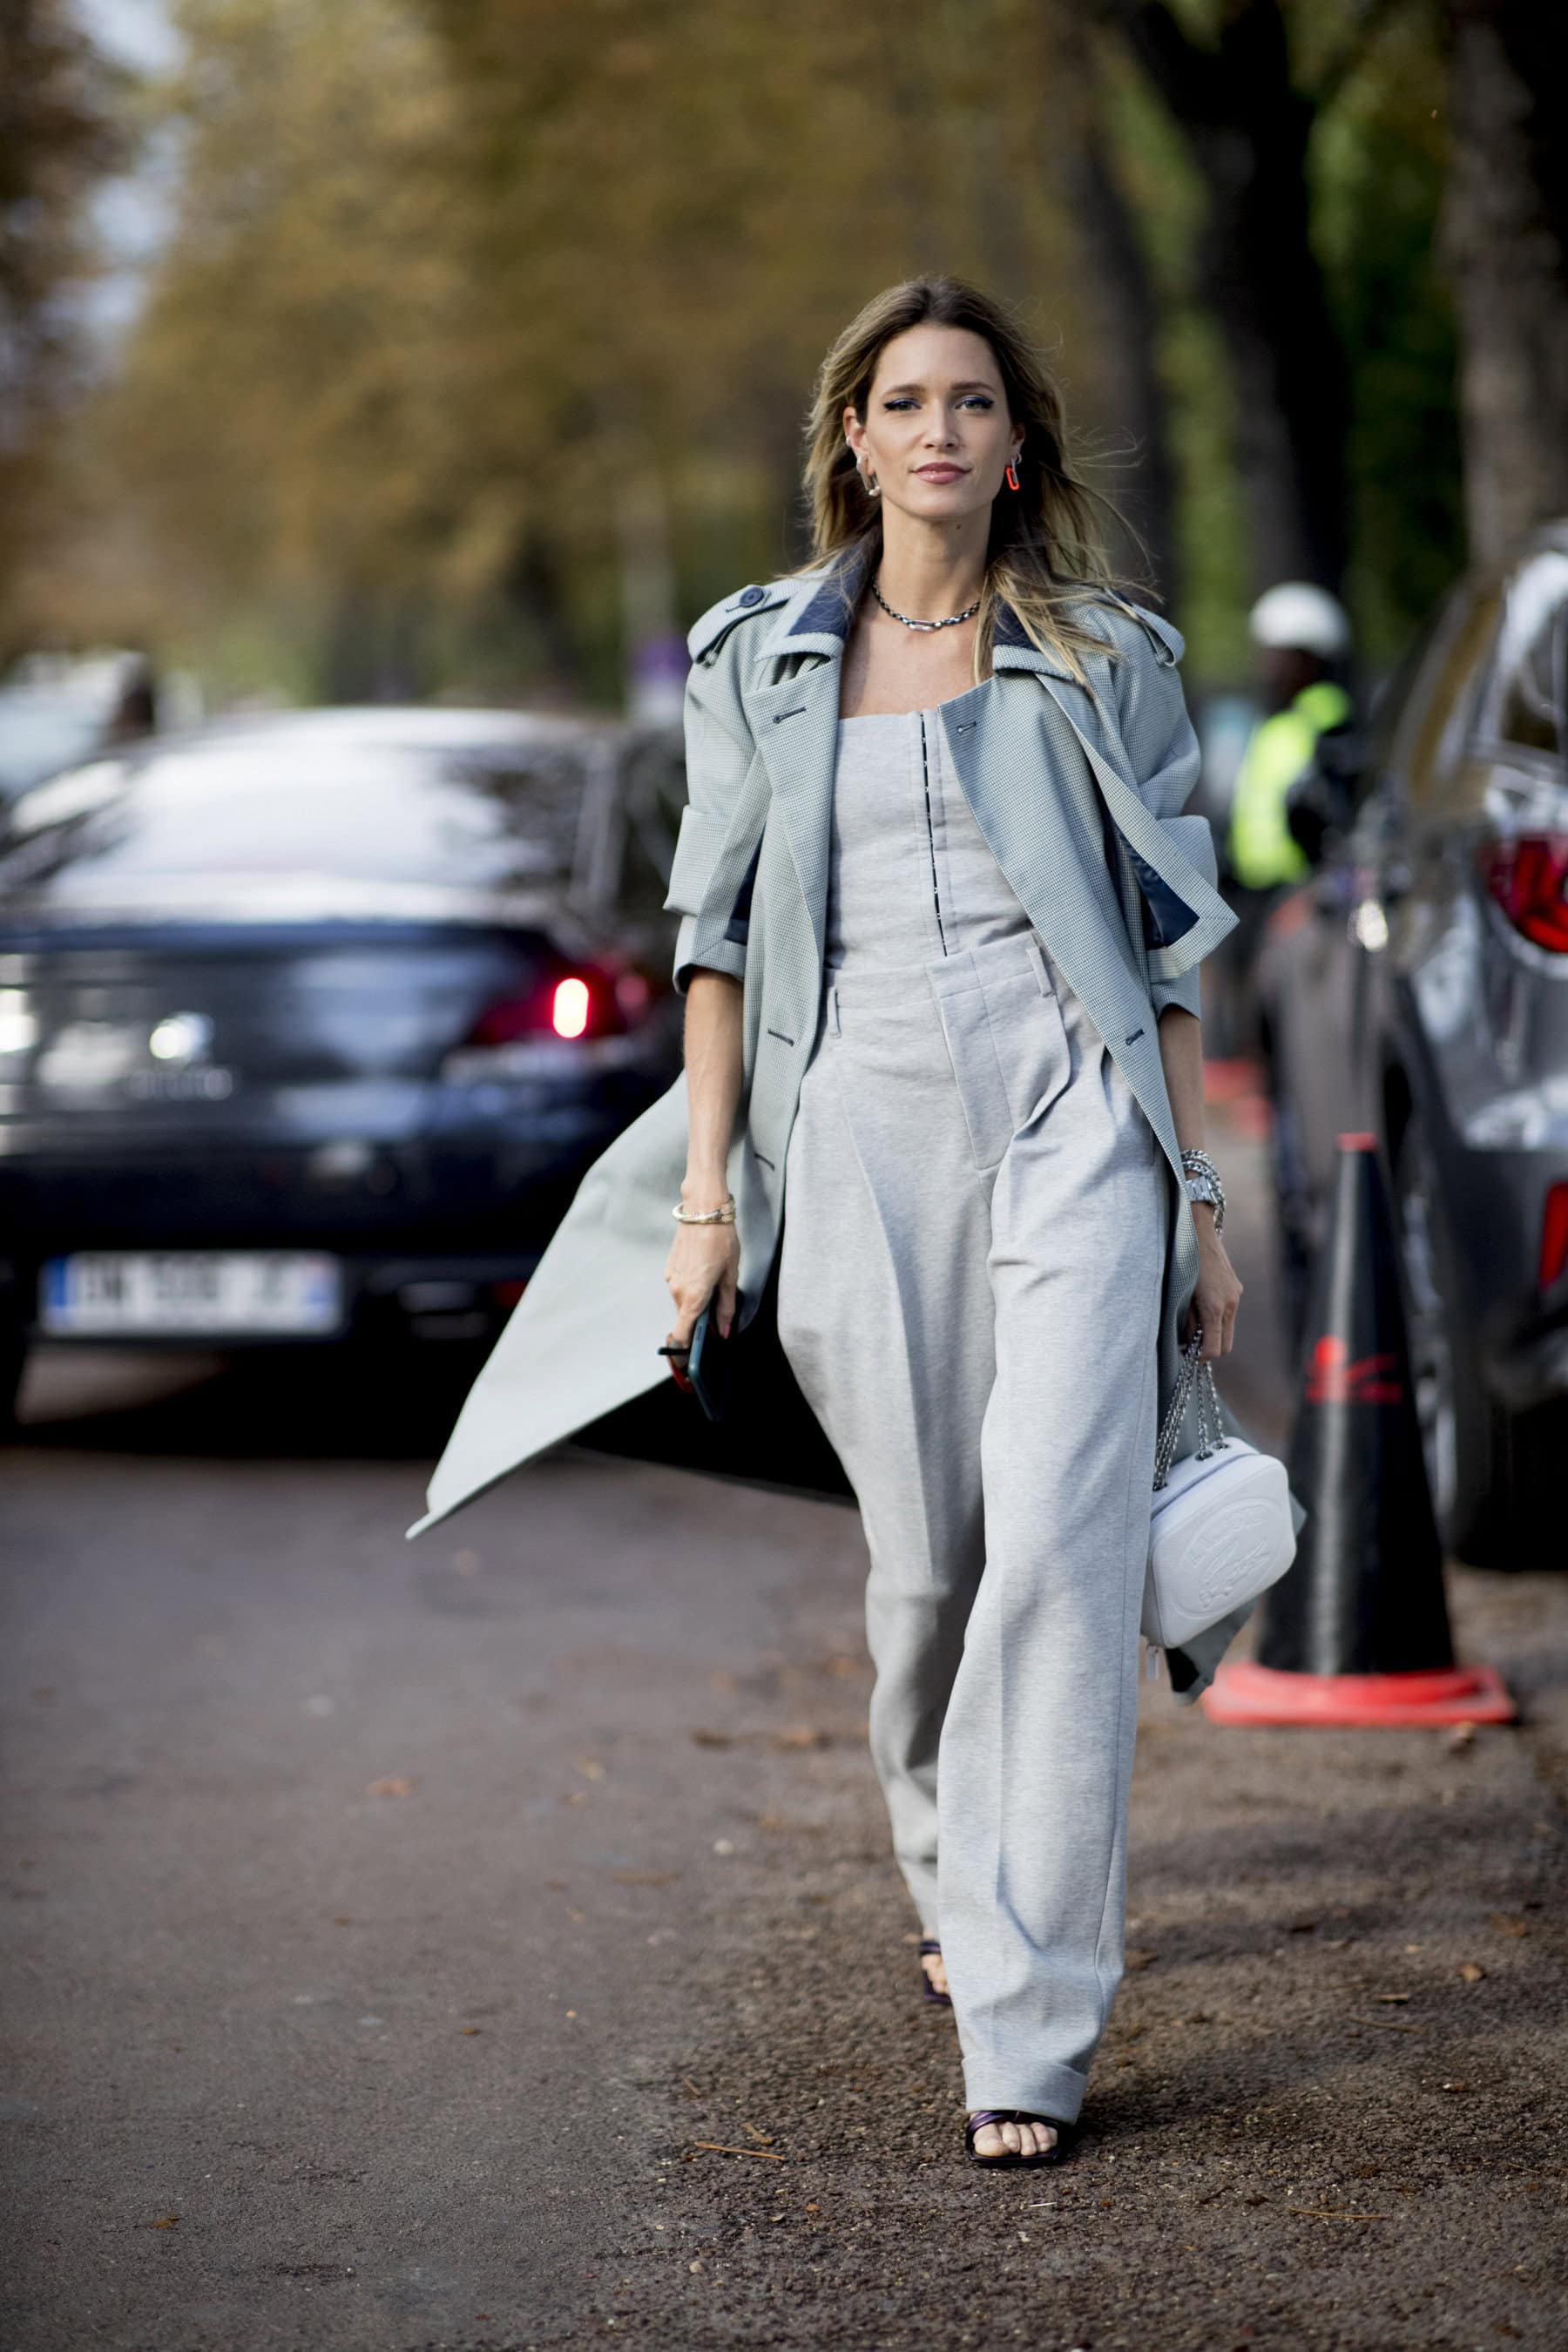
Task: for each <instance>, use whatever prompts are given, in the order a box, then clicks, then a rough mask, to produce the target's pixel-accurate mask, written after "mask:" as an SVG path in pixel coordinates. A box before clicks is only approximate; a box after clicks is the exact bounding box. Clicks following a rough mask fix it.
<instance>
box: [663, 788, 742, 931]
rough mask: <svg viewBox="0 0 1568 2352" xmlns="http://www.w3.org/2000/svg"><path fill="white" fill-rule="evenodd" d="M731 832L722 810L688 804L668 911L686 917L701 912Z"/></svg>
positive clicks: (671, 875)
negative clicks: (727, 836)
mask: <svg viewBox="0 0 1568 2352" xmlns="http://www.w3.org/2000/svg"><path fill="white" fill-rule="evenodd" d="M728 831H729V819H728V817H727V816H726V815H724V814H722V812H721V811H720V810H717V809H697V808H692V807H691V806H690V805H688V806H687V807H686V808H684V809H682V811H681V813H680V832H679V835H678V836H677V839H676V844H675V856H674V857H673V858H672V860H671V861H670V868H669V892H668V897H667V898H666V899H665V902H664V903H665V905H666V907H667V908H673V909H674V910H675V911H676V912H678V913H679V914H683V915H695V914H696V913H697V912H698V911H699V909H700V907H701V905H702V901H703V898H704V897H705V896H706V894H707V889H708V885H709V882H710V879H711V878H712V874H713V868H714V866H716V865H717V864H718V862H719V853H720V851H721V849H722V848H723V846H724V836H725V835H726V834H727V833H728Z"/></svg>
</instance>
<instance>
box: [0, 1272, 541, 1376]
mask: <svg viewBox="0 0 1568 2352" xmlns="http://www.w3.org/2000/svg"><path fill="white" fill-rule="evenodd" d="M540 1255H541V1253H540V1252H539V1251H537V1250H534V1251H527V1252H522V1251H519V1252H515V1253H513V1254H511V1255H498V1256H485V1257H475V1256H468V1257H455V1256H451V1255H447V1256H441V1257H418V1256H414V1257H391V1258H376V1257H352V1256H350V1257H342V1256H340V1257H339V1258H338V1259H337V1261H336V1262H337V1266H338V1269H339V1272H340V1275H341V1277H342V1321H341V1322H340V1323H339V1324H338V1326H337V1327H336V1328H333V1329H331V1330H322V1331H302V1330H288V1331H277V1332H268V1331H254V1330H249V1331H232V1330H221V1331H220V1330H207V1329H205V1328H201V1327H200V1326H194V1327H192V1328H184V1329H177V1330H173V1329H172V1330H163V1331H153V1330H147V1329H142V1328H137V1329H132V1330H124V1331H115V1330H101V1329H83V1330H79V1331H61V1330H56V1329H51V1328H47V1326H46V1325H45V1323H44V1321H43V1319H42V1305H41V1276H42V1268H41V1267H40V1266H37V1265H20V1266H17V1267H16V1269H15V1271H14V1276H13V1280H12V1282H11V1283H10V1285H9V1286H7V1291H6V1297H5V1305H6V1307H7V1310H8V1311H9V1312H10V1313H11V1314H12V1315H14V1316H15V1317H16V1319H17V1320H18V1321H19V1322H20V1324H21V1326H22V1328H23V1329H24V1330H25V1331H26V1333H27V1335H28V1337H29V1338H31V1339H41V1340H44V1341H47V1344H48V1345H49V1346H50V1347H52V1348H54V1347H58V1348H90V1349H94V1350H95V1351H96V1350H100V1349H134V1350H135V1351H136V1352H137V1353H138V1354H143V1353H154V1354H155V1353H158V1352H160V1351H162V1352H163V1353H165V1354H168V1353H181V1352H187V1353H188V1352H189V1351H190V1350H191V1349H204V1350H205V1349H220V1350H222V1351H223V1352H225V1353H227V1352H228V1351H229V1350H230V1349H236V1350H244V1351H246V1352H249V1351H250V1350H252V1349H262V1348H275V1349H276V1348H322V1347H338V1346H342V1344H343V1343H344V1342H345V1341H366V1342H374V1341H375V1340H377V1339H386V1340H392V1339H418V1340H430V1341H458V1342H470V1343H471V1342H478V1341H482V1340H486V1339H493V1338H494V1337H495V1335H496V1333H497V1332H498V1331H499V1330H500V1326H501V1324H502V1323H503V1322H504V1321H505V1319H506V1318H507V1316H508V1315H509V1314H510V1311H511V1309H512V1307H514V1306H515V1305H516V1304H517V1301H518V1299H519V1298H520V1297H521V1295H522V1293H523V1291H524V1289H525V1288H526V1287H527V1285H528V1282H529V1280H530V1278H531V1276H532V1273H533V1270H534V1268H535V1267H536V1266H537V1265H538V1264H539V1259H540Z"/></svg>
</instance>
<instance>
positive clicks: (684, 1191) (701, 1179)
mask: <svg viewBox="0 0 1568 2352" xmlns="http://www.w3.org/2000/svg"><path fill="white" fill-rule="evenodd" d="M729 1198H730V1181H729V1178H728V1177H727V1176H726V1174H725V1172H724V1171H723V1169H722V1168H689V1169H688V1170H687V1171H686V1174H685V1176H684V1177H683V1178H682V1180H681V1185H680V1205H681V1207H682V1208H683V1209H721V1208H722V1207H723V1205H724V1203H725V1202H726V1201H727V1200H728V1199H729Z"/></svg>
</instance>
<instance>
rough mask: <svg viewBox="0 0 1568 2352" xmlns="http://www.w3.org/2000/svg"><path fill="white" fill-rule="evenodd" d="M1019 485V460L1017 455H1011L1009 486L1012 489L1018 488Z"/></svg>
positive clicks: (1008, 473)
mask: <svg viewBox="0 0 1568 2352" xmlns="http://www.w3.org/2000/svg"><path fill="white" fill-rule="evenodd" d="M1019 487H1020V485H1019V481H1018V460H1017V458H1016V457H1009V458H1008V460H1007V488H1009V489H1010V490H1016V489H1017V488H1019Z"/></svg>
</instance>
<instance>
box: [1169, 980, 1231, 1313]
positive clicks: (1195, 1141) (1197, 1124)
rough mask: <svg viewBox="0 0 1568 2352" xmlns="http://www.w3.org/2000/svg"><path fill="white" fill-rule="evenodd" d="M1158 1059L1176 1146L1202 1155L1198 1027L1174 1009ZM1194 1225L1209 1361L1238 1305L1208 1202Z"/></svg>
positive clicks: (1198, 1299)
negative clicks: (1167, 1098) (1162, 1069)
mask: <svg viewBox="0 0 1568 2352" xmlns="http://www.w3.org/2000/svg"><path fill="white" fill-rule="evenodd" d="M1160 1059H1161V1061H1162V1062H1163V1064H1164V1066H1165V1091H1166V1093H1167V1094H1168V1095H1169V1097H1170V1098H1171V1117H1172V1118H1173V1121H1174V1122H1175V1129H1176V1141H1177V1142H1178V1144H1179V1145H1180V1146H1181V1148H1182V1150H1184V1151H1201V1150H1202V1149H1203V1140H1204V1033H1203V1024H1201V1023H1200V1022H1198V1021H1197V1020H1195V1019H1194V1016H1193V1015H1192V1013H1187V1012H1184V1010H1183V1009H1182V1007H1181V1006H1180V1005H1179V1004H1172V1005H1167V1006H1166V1008H1165V1010H1164V1011H1163V1013H1161V1015H1160ZM1192 1206H1193V1224H1194V1228H1195V1230H1196V1233H1197V1236H1198V1279H1197V1287H1196V1288H1195V1290H1194V1293H1193V1307H1192V1315H1191V1316H1190V1317H1189V1318H1188V1326H1187V1328H1188V1331H1189V1334H1190V1332H1191V1328H1192V1324H1193V1321H1194V1319H1195V1320H1196V1321H1197V1322H1199V1323H1201V1324H1202V1325H1203V1330H1204V1344H1203V1350H1202V1352H1203V1354H1204V1356H1205V1359H1209V1360H1212V1359H1213V1358H1214V1357H1215V1356H1223V1355H1226V1354H1228V1352H1229V1350H1230V1346H1231V1342H1232V1340H1233V1339H1234V1338H1235V1336H1236V1310H1237V1307H1238V1306H1239V1305H1240V1303H1241V1285H1240V1283H1239V1282H1238V1281H1237V1276H1236V1270H1235V1268H1234V1267H1233V1266H1232V1265H1231V1262H1230V1258H1229V1255H1228V1254H1227V1252H1226V1246H1225V1244H1224V1242H1223V1241H1222V1240H1221V1239H1220V1236H1219V1234H1216V1233H1215V1222H1214V1217H1215V1213H1214V1209H1213V1206H1212V1204H1211V1203H1210V1202H1207V1201H1194V1202H1193V1204H1192Z"/></svg>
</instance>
